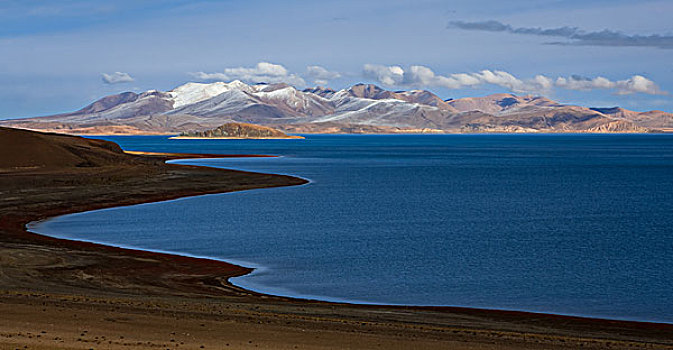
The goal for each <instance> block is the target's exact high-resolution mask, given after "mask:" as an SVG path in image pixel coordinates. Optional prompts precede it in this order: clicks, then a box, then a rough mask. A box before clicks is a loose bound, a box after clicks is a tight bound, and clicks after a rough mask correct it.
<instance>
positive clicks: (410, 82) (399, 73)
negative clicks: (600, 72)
mask: <svg viewBox="0 0 673 350" xmlns="http://www.w3.org/2000/svg"><path fill="white" fill-rule="evenodd" d="M363 75H364V76H365V77H366V78H370V79H374V80H376V81H378V82H379V83H381V84H383V85H387V86H412V87H413V86H415V87H433V86H434V87H445V88H448V89H462V88H470V87H475V86H478V85H484V84H491V85H498V86H502V87H504V88H506V89H508V90H510V91H512V92H516V93H540V94H542V93H547V92H549V91H550V90H552V89H553V88H555V87H558V88H563V89H568V90H586V91H588V90H596V89H610V90H615V93H616V94H619V95H626V94H633V93H643V94H650V95H664V94H667V93H666V92H665V91H662V90H661V89H660V88H659V86H657V84H655V83H654V82H653V81H652V80H649V79H647V78H645V77H643V76H640V75H634V76H632V77H631V78H629V79H626V80H618V81H611V80H609V79H607V78H604V77H596V78H593V79H590V78H584V77H579V76H571V77H569V78H564V77H560V78H557V79H555V80H554V79H552V78H550V77H547V76H544V75H536V76H535V77H534V78H532V79H520V78H517V77H516V76H514V75H512V74H510V73H508V72H504V71H498V70H495V71H491V70H482V71H480V72H477V73H456V74H451V75H447V76H443V75H437V74H435V72H433V71H432V69H430V68H428V67H425V66H411V67H409V69H407V70H404V69H403V68H402V67H400V66H383V65H375V64H366V65H365V66H364V70H363Z"/></svg>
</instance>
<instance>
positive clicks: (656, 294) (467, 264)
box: [31, 135, 673, 323]
mask: <svg viewBox="0 0 673 350" xmlns="http://www.w3.org/2000/svg"><path fill="white" fill-rule="evenodd" d="M104 138H105V139H108V140H112V141H115V142H117V143H119V144H120V145H121V146H122V147H123V148H124V149H127V150H137V151H158V152H186V153H225V154H232V153H234V154H250V153H255V154H273V155H280V156H282V157H279V158H233V159H203V160H182V161H178V163H183V164H197V165H205V166H214V167H223V168H235V169H244V170H252V171H259V172H268V173H282V174H290V175H296V176H299V177H303V178H307V179H309V180H311V182H310V183H309V184H307V185H303V186H297V187H285V188H273V189H262V190H252V191H245V192H237V193H228V194H220V195H206V196H199V197H193V198H185V199H179V200H174V201H168V202H161V203H151V204H142V205H136V206H131V207H122V208H112V209H105V210H97V211H92V212H86V213H78V214H72V215H66V216H62V217H57V218H53V219H50V220H47V221H45V222H41V223H36V224H34V225H31V229H32V230H33V231H36V232H39V233H42V234H46V235H50V236H56V237H61V238H70V239H78V240H88V241H94V242H103V243H107V244H111V245H116V246H124V247H136V248H142V249H149V250H159V251H168V252H176V253H180V254H185V255H193V256H203V257H211V258H217V259H223V260H226V261H231V262H236V263H239V264H241V265H245V266H250V267H256V268H257V269H256V270H255V272H254V273H252V274H251V275H248V276H244V277H240V278H235V279H233V280H232V282H233V283H235V284H236V285H239V286H242V287H245V288H248V289H252V290H255V291H261V292H266V293H271V294H278V295H286V296H299V297H306V298H313V299H320V300H332V301H348V302H358V303H384V304H404V305H449V306H468V307H479V308H494V309H507V310H525V311H535V312H549V313H557V314H567V315H582V316H591V317H602V318H616V319H628V320H647V321H659V322H669V323H673V292H672V291H673V135H367V136H364V135H306V139H305V140H168V139H167V138H165V137H156V136H133V137H104Z"/></svg>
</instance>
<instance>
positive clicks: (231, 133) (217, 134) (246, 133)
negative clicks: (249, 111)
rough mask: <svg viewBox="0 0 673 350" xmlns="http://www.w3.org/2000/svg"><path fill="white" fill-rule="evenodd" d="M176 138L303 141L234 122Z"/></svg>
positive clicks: (296, 137) (263, 128)
mask: <svg viewBox="0 0 673 350" xmlns="http://www.w3.org/2000/svg"><path fill="white" fill-rule="evenodd" d="M174 138H176V139H182V138H229V139H303V137H301V136H293V135H287V134H286V133H284V132H282V131H280V130H276V129H274V128H270V127H267V126H260V125H255V124H247V123H233V122H232V123H226V124H224V125H221V126H218V127H217V128H215V129H210V130H206V131H186V132H183V133H181V134H180V136H177V137H174Z"/></svg>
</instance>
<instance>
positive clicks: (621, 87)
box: [555, 75, 667, 95]
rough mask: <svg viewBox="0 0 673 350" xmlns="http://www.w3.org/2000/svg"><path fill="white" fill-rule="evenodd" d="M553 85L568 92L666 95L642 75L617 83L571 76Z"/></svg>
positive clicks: (558, 80) (603, 79) (605, 79)
mask: <svg viewBox="0 0 673 350" xmlns="http://www.w3.org/2000/svg"><path fill="white" fill-rule="evenodd" d="M555 85H556V86H558V87H561V88H564V89H568V90H580V91H589V90H596V89H604V90H608V89H609V90H616V93H617V94H618V95H629V94H635V93H643V94H648V95H666V94H667V93H666V92H665V91H662V90H661V89H660V88H659V86H657V84H655V83H654V82H653V81H652V80H650V79H647V78H645V77H643V76H642V75H634V76H632V77H630V78H628V79H625V80H618V81H611V80H609V79H607V78H604V77H596V78H593V79H590V78H585V77H581V76H577V75H573V76H570V77H568V78H563V77H560V78H557V79H556V84H555Z"/></svg>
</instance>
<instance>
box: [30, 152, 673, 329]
mask: <svg viewBox="0 0 673 350" xmlns="http://www.w3.org/2000/svg"><path fill="white" fill-rule="evenodd" d="M124 152H125V153H127V154H132V155H141V156H150V157H162V158H165V159H166V161H167V162H166V164H167V165H176V166H184V167H196V168H208V169H224V170H227V171H235V172H248V171H245V170H238V169H230V168H217V167H210V166H207V165H187V164H180V163H173V162H170V163H168V161H175V160H182V161H190V160H197V159H207V158H250V157H255V158H256V157H264V158H276V157H279V156H275V155H257V154H254V155H217V154H187V153H163V152H136V151H124ZM267 175H271V176H291V177H294V178H298V179H301V180H303V181H305V183H302V184H298V185H291V186H305V185H308V184H310V183H311V180H310V179H305V178H302V177H298V176H295V175H280V174H267ZM262 189H265V188H251V189H245V190H235V191H225V192H214V193H197V194H191V195H185V196H181V197H176V198H169V199H161V200H156V201H150V202H140V203H133V204H127V205H119V206H116V205H112V206H109V207H103V208H96V209H91V210H85V211H77V212H70V213H64V214H59V215H56V216H51V217H47V218H42V219H39V220H35V221H31V222H28V223H25V225H24V228H25V230H26V231H27V232H29V233H32V234H35V235H39V236H42V237H48V238H52V239H58V240H66V241H70V242H79V243H85V244H91V245H95V246H101V247H109V248H114V249H123V250H128V251H131V252H145V253H150V254H161V255H166V256H174V257H180V258H186V259H196V260H199V261H211V262H213V263H224V264H229V265H232V266H236V267H238V268H241V269H243V270H245V271H246V272H244V273H242V274H240V275H234V276H230V277H228V278H227V280H226V281H227V283H228V284H230V285H231V286H234V287H236V288H240V289H242V290H245V291H247V292H250V293H254V294H257V295H264V296H267V297H276V298H287V299H291V300H295V301H300V302H318V303H328V304H343V305H352V306H374V307H377V306H379V307H392V308H395V307H400V308H405V309H408V308H418V309H432V310H443V309H445V310H447V311H449V312H451V311H456V310H459V311H468V312H469V311H475V312H493V313H505V314H520V315H522V316H523V315H526V316H549V317H560V318H568V319H582V320H593V321H597V322H619V323H639V324H647V325H671V326H673V322H662V321H652V320H629V319H620V318H604V317H593V316H589V315H576V314H562V313H549V312H537V311H529V310H517V309H500V308H492V309H491V308H478V307H470V306H447V305H415V304H386V303H376V302H364V301H356V300H349V299H342V298H332V297H329V296H317V295H302V294H300V293H294V294H293V293H290V294H288V295H283V294H275V293H272V292H265V291H259V290H254V289H249V288H246V287H243V286H241V285H239V284H236V283H234V282H232V281H231V279H232V278H241V277H245V276H247V275H250V274H253V273H255V272H256V271H257V272H259V271H258V270H259V269H260V268H261V269H264V267H263V266H259V265H257V264H256V263H254V262H241V261H234V260H232V259H226V258H217V257H212V256H199V255H192V254H188V253H183V252H175V251H166V250H161V249H147V248H141V247H134V246H125V245H123V244H113V243H108V242H102V241H95V240H88V239H73V238H64V237H58V236H51V235H47V234H42V233H39V232H36V231H33V230H31V229H30V226H32V225H34V224H39V223H41V222H45V221H48V220H51V219H53V218H56V217H60V216H66V215H72V214H81V213H86V212H91V211H98V210H106V209H114V208H119V207H127V206H135V205H145V204H154V203H161V202H170V201H175V200H182V199H188V198H192V197H200V196H208V195H222V194H226V193H233V192H242V191H252V190H262ZM248 265H253V266H248ZM255 265H257V266H255Z"/></svg>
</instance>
